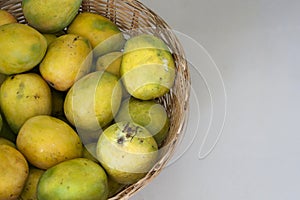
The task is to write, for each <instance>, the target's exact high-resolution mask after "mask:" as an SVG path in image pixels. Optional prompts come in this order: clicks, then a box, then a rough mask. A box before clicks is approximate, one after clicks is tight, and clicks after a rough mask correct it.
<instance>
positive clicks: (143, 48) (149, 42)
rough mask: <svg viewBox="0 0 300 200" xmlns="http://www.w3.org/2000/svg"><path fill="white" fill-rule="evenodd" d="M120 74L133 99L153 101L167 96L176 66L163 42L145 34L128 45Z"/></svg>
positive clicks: (127, 43) (172, 82) (125, 48)
mask: <svg viewBox="0 0 300 200" xmlns="http://www.w3.org/2000/svg"><path fill="white" fill-rule="evenodd" d="M120 73H121V78H122V82H123V84H124V86H125V88H126V89H127V91H128V92H129V93H130V94H131V95H132V96H134V97H135V98H137V99H141V100H151V99H155V98H158V97H161V96H163V95H164V94H166V93H167V92H168V91H169V90H170V88H171V87H172V86H173V84H174V80H175V63H174V59H173V57H172V55H171V53H170V51H169V50H168V47H167V46H166V44H165V43H164V42H163V41H162V40H161V39H160V38H157V37H155V36H152V35H147V34H143V35H139V36H135V37H132V38H131V39H129V40H128V41H127V42H126V44H125V47H124V54H123V59H122V64H121V68H120ZM132 80H135V81H132Z"/></svg>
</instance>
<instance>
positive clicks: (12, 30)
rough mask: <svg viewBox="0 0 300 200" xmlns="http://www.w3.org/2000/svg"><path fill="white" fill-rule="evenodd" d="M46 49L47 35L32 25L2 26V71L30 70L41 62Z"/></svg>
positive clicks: (6, 72)
mask: <svg viewBox="0 0 300 200" xmlns="http://www.w3.org/2000/svg"><path fill="white" fill-rule="evenodd" d="M46 50H47V41H46V39H45V37H44V36H43V35H42V34H41V33H39V32H38V31H36V30H35V29H33V28H31V27H30V26H27V25H24V24H18V23H12V24H5V25H2V26H0V52H1V54H0V73H3V74H7V75H11V74H17V73H22V72H25V71H29V70H31V69H32V68H34V67H35V66H36V65H37V64H39V63H40V62H41V60H42V59H43V57H44V55H45V53H46Z"/></svg>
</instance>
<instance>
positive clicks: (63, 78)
mask: <svg viewBox="0 0 300 200" xmlns="http://www.w3.org/2000/svg"><path fill="white" fill-rule="evenodd" d="M92 59H93V54H92V46H91V44H90V42H89V40H88V39H86V38H84V37H81V36H78V35H75V34H66V35H62V36H60V37H58V38H57V39H55V40H54V41H53V42H52V43H51V44H50V45H49V47H48V50H47V53H46V55H45V57H44V59H43V60H42V62H41V63H40V73H41V75H42V76H43V78H44V79H45V80H46V81H47V82H48V83H49V84H50V85H51V86H52V87H53V88H55V89H56V90H59V91H66V90H68V89H69V88H70V87H71V86H72V85H73V84H74V82H75V81H77V80H78V79H80V78H81V77H83V76H84V75H86V74H87V73H88V72H89V71H90V69H91V66H92Z"/></svg>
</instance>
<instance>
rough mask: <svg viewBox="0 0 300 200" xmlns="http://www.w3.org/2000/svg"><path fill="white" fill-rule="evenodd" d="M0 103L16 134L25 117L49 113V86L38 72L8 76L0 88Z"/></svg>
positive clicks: (50, 105) (50, 106) (50, 107)
mask: <svg viewBox="0 0 300 200" xmlns="http://www.w3.org/2000/svg"><path fill="white" fill-rule="evenodd" d="M0 105H1V108H2V112H3V114H4V116H5V118H6V120H7V123H8V125H9V126H10V128H11V129H12V131H13V132H14V133H16V134H17V133H18V131H19V129H20V128H21V126H22V125H23V124H24V122H25V121H26V120H27V119H29V118H31V117H33V116H36V115H50V114H51V109H52V104H51V92H50V88H49V86H48V85H47V83H46V82H45V81H44V80H43V79H42V77H41V76H39V75H38V74H34V73H27V74H17V75H13V76H9V77H8V78H7V79H6V80H5V81H4V83H3V84H2V85H1V88H0Z"/></svg>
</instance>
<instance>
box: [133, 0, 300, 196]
mask: <svg viewBox="0 0 300 200" xmlns="http://www.w3.org/2000/svg"><path fill="white" fill-rule="evenodd" d="M141 2H143V3H144V4H145V5H147V6H148V7H150V8H151V9H152V10H153V11H155V12H156V13H157V14H158V15H160V16H161V17H162V18H164V19H165V21H167V23H168V24H169V25H170V26H171V27H172V28H173V29H175V30H177V31H180V32H182V33H184V34H187V35H189V36H190V37H192V38H193V39H195V40H196V41H197V42H198V43H200V44H201V45H202V46H203V47H204V48H205V49H206V50H207V51H208V52H209V54H210V55H211V57H212V58H213V60H214V62H215V63H216V65H217V66H218V69H219V70H220V73H221V75H222V78H223V81H224V84H225V88H226V94H227V115H226V121H225V126H224V129H223V131H222V134H221V137H220V139H219V142H218V143H217V145H216V147H215V148H214V150H213V151H212V152H211V153H210V154H209V155H208V156H207V157H205V158H204V159H199V150H200V145H201V144H202V140H203V137H202V136H203V133H202V131H201V130H202V129H201V126H202V125H203V124H206V123H207V119H206V112H208V111H206V110H205V105H206V103H207V102H206V100H205V99H206V97H205V94H204V92H202V91H200V90H201V88H202V87H201V86H199V87H195V85H194V88H195V99H196V100H197V101H198V104H197V102H196V101H194V100H193V98H192V102H191V107H192V108H191V110H192V111H193V112H191V114H190V121H189V125H188V128H187V133H186V134H187V138H188V139H193V136H195V140H193V143H191V145H190V146H188V144H190V143H189V142H187V143H186V142H183V143H182V145H184V147H183V149H185V147H188V150H187V151H186V152H184V153H183V155H182V156H180V155H181V154H178V155H179V156H178V159H177V158H176V160H175V161H174V162H173V163H172V164H171V165H169V166H168V167H167V168H165V169H164V170H163V171H162V173H161V174H160V175H159V176H158V177H157V178H156V179H155V180H154V181H153V182H151V183H150V184H149V185H147V187H145V189H143V190H142V191H141V192H139V193H138V194H137V195H136V196H135V197H133V198H132V199H134V200H163V199H172V200H183V199H197V200H198V199H199V200H282V199H284V200H294V199H295V200H296V199H300V131H299V130H300V128H299V126H300V117H299V113H300V106H299V104H300V66H299V65H300V56H299V54H300V1H299V0H249V1H248V0H172V1H159V0H152V1H150V0H142V1H141ZM188 56H189V55H188ZM190 59H194V58H193V56H192V57H191V58H190ZM195 67H196V68H197V67H198V68H199V70H200V71H201V66H198V65H197V64H196V65H195ZM205 78H206V79H208V80H210V79H213V78H215V77H214V76H211V77H205ZM196 79H197V76H196ZM197 81H198V80H195V79H194V83H195V82H196V83H197ZM199 83H200V84H201V81H200V82H199ZM219 92H220V97H221V96H222V94H221V93H222V91H221V90H220V91H219ZM201 95H204V96H201ZM216 97H218V95H217V94H216ZM207 106H208V107H209V106H210V105H209V103H207ZM199 107H200V111H201V112H203V113H201V112H200V113H197V108H199ZM217 114H218V112H217V111H216V114H215V115H216V117H217ZM219 114H220V115H222V112H221V113H219ZM199 115H201V116H203V117H202V118H200V121H198V120H197V117H198V116H199ZM197 124H198V125H199V126H200V128H198V129H197V128H196V129H195V127H197ZM195 130H196V133H195V134H196V135H194V132H195Z"/></svg>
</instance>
